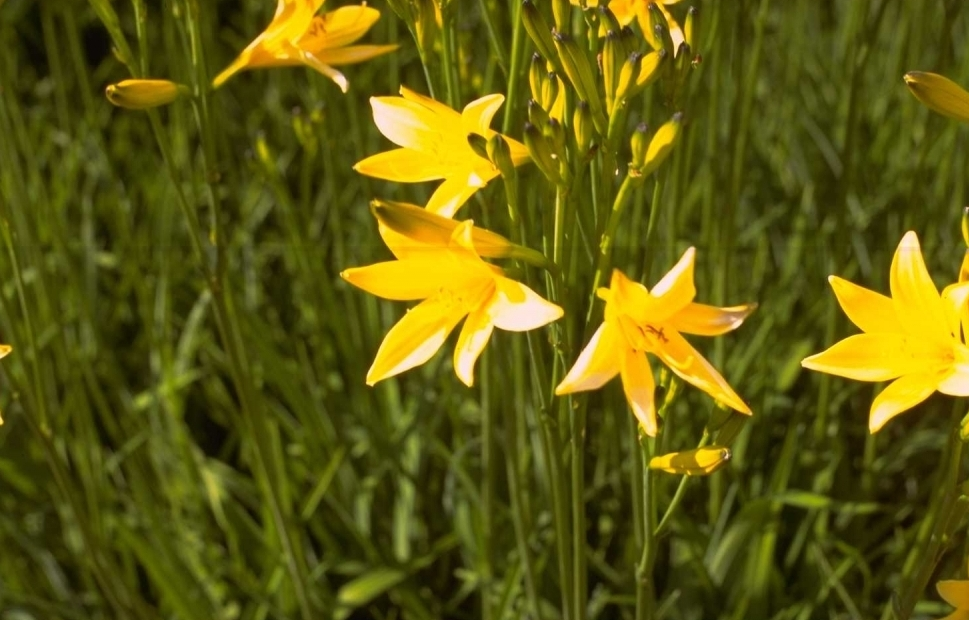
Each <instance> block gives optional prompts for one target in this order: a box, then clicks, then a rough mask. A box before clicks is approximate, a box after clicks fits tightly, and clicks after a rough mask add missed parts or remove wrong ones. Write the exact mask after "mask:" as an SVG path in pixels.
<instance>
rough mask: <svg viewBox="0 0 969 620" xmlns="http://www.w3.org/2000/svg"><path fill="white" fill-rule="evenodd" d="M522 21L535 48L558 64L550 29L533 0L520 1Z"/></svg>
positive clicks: (547, 58) (544, 56)
mask: <svg viewBox="0 0 969 620" xmlns="http://www.w3.org/2000/svg"><path fill="white" fill-rule="evenodd" d="M522 23H524V25H525V32H527V33H528V37H529V38H530V39H531V40H532V43H534V44H535V48H536V49H537V50H538V53H539V54H541V55H542V57H543V58H545V59H546V60H548V61H549V62H551V63H553V64H556V65H557V64H558V62H557V59H558V52H557V51H556V49H555V44H554V43H553V42H552V29H551V28H550V27H549V25H548V22H546V21H545V17H544V16H542V12H541V11H540V10H539V8H538V7H537V6H536V5H535V2H534V0H524V2H522Z"/></svg>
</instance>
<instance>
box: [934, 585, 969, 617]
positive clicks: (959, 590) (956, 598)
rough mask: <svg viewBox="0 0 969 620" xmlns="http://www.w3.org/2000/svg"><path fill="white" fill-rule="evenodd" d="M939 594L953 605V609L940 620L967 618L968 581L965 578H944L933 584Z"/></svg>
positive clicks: (968, 606)
mask: <svg viewBox="0 0 969 620" xmlns="http://www.w3.org/2000/svg"><path fill="white" fill-rule="evenodd" d="M935 589H936V590H938V592H939V596H941V597H942V599H943V600H944V601H945V602H946V603H948V604H950V605H952V606H953V607H955V610H954V611H953V612H952V613H951V614H949V615H948V616H946V617H945V618H941V620H969V581H967V580H965V579H946V580H944V581H940V582H938V583H937V584H935Z"/></svg>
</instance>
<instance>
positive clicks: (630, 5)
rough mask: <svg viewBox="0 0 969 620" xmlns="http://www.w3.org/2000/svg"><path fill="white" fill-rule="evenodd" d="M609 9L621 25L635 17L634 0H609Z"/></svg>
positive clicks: (626, 24)
mask: <svg viewBox="0 0 969 620" xmlns="http://www.w3.org/2000/svg"><path fill="white" fill-rule="evenodd" d="M609 10H610V11H612V14H613V15H615V16H616V19H618V20H619V23H620V24H622V25H623V26H628V25H629V23H630V22H632V21H633V20H634V19H636V9H635V0H611V2H609Z"/></svg>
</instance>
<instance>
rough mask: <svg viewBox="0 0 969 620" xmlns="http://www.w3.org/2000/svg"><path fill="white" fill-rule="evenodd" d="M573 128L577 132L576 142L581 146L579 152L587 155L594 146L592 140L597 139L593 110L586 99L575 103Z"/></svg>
mask: <svg viewBox="0 0 969 620" xmlns="http://www.w3.org/2000/svg"><path fill="white" fill-rule="evenodd" d="M572 130H573V131H574V132H575V143H576V144H577V145H578V147H579V152H580V153H581V154H582V155H585V154H586V153H587V152H588V151H589V149H590V148H592V141H593V140H595V126H594V125H593V124H592V112H590V111H589V104H588V103H586V102H585V101H580V102H578V103H577V104H575V113H574V114H573V115H572Z"/></svg>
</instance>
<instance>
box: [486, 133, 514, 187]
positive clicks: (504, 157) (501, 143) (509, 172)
mask: <svg viewBox="0 0 969 620" xmlns="http://www.w3.org/2000/svg"><path fill="white" fill-rule="evenodd" d="M487 151H488V159H490V160H491V163H493V164H494V165H495V168H497V169H498V172H499V173H501V176H503V177H512V176H514V175H515V162H514V161H512V158H511V148H510V147H509V146H508V142H507V141H506V140H505V137H504V136H503V135H501V134H500V133H496V134H494V135H493V136H491V137H490V138H488V146H487Z"/></svg>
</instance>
